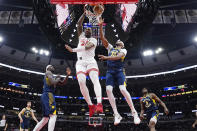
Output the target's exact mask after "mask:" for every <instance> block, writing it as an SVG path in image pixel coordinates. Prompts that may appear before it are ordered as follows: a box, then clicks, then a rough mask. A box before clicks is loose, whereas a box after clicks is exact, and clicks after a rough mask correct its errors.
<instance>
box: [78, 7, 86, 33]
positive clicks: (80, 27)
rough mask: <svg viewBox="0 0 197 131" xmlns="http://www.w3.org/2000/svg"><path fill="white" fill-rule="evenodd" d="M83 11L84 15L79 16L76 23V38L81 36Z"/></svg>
mask: <svg viewBox="0 0 197 131" xmlns="http://www.w3.org/2000/svg"><path fill="white" fill-rule="evenodd" d="M85 15H86V14H85V9H84V13H83V14H82V15H81V17H80V18H79V20H78V22H77V32H78V36H80V35H81V33H82V32H83V21H84V19H85Z"/></svg>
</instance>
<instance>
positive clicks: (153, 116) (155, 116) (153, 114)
mask: <svg viewBox="0 0 197 131" xmlns="http://www.w3.org/2000/svg"><path fill="white" fill-rule="evenodd" d="M146 118H147V123H149V122H150V120H153V121H154V120H156V121H158V120H159V110H155V111H152V112H147V113H146ZM155 124H156V123H155Z"/></svg>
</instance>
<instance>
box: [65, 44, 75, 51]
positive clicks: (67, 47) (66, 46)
mask: <svg viewBox="0 0 197 131" xmlns="http://www.w3.org/2000/svg"><path fill="white" fill-rule="evenodd" d="M65 48H66V49H67V50H68V51H69V52H73V49H72V48H71V47H70V46H69V45H65Z"/></svg>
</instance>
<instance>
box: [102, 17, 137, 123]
mask: <svg viewBox="0 0 197 131" xmlns="http://www.w3.org/2000/svg"><path fill="white" fill-rule="evenodd" d="M102 23H103V21H102V20H101V21H100V38H101V41H102V43H103V45H104V47H105V48H106V49H107V50H108V56H103V55H99V58H100V60H107V74H106V86H107V87H106V90H107V95H108V98H109V102H110V104H111V106H112V109H113V112H114V125H118V124H119V123H120V121H121V120H122V117H121V116H120V114H119V113H118V110H117V107H116V102H115V98H114V95H113V86H114V84H115V82H116V81H117V83H118V85H119V89H120V91H121V93H122V95H123V96H124V97H125V98H126V101H127V103H128V105H129V107H130V109H131V112H132V115H133V117H134V123H135V124H139V123H140V119H139V117H138V114H137V112H136V110H135V107H134V105H133V102H132V99H131V96H130V94H129V92H128V91H127V89H126V82H125V81H126V79H125V73H124V59H125V56H126V54H127V50H126V49H124V43H123V42H122V41H120V40H118V41H117V42H116V47H115V48H114V47H113V46H112V45H111V44H109V42H108V41H107V39H106V38H105V36H104V34H103V24H102Z"/></svg>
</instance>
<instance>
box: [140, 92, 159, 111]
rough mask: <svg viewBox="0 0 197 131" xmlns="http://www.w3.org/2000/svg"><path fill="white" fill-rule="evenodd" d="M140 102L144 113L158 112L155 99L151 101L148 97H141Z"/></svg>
mask: <svg viewBox="0 0 197 131" xmlns="http://www.w3.org/2000/svg"><path fill="white" fill-rule="evenodd" d="M142 102H143V104H144V107H145V112H146V113H148V112H152V111H156V110H158V105H157V103H156V101H155V99H152V98H151V96H150V95H147V96H146V97H143V98H142Z"/></svg>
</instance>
